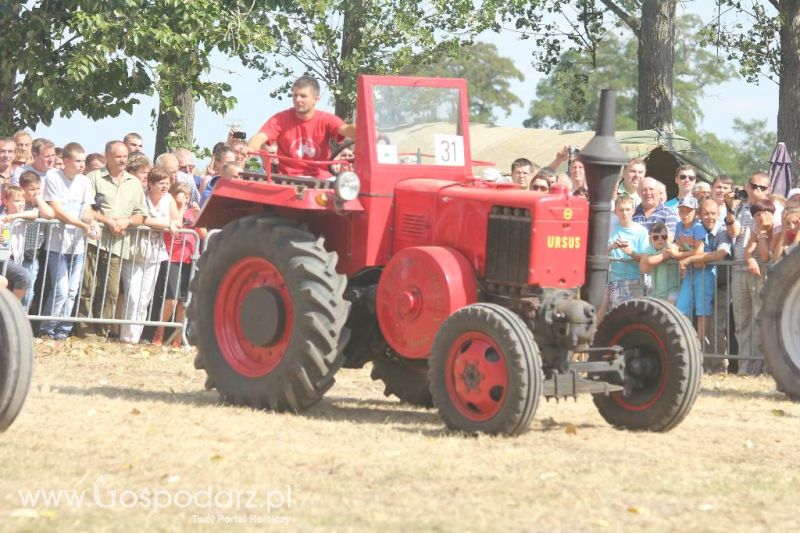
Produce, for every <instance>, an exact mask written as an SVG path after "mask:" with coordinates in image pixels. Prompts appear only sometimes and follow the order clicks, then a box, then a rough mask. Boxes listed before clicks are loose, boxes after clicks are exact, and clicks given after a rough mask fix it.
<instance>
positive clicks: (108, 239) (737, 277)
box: [0, 219, 766, 361]
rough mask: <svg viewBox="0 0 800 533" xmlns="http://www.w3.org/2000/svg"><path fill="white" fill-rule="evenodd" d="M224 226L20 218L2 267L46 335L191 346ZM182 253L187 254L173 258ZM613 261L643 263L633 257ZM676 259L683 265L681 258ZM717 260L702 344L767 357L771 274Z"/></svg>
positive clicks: (715, 352)
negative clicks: (197, 307) (98, 224)
mask: <svg viewBox="0 0 800 533" xmlns="http://www.w3.org/2000/svg"><path fill="white" fill-rule="evenodd" d="M219 232H220V230H211V231H209V232H208V234H207V235H206V238H205V239H202V240H201V239H200V235H199V234H198V233H197V232H196V231H195V230H191V229H181V230H179V231H178V232H177V234H176V236H175V238H169V236H167V241H168V242H169V243H170V245H169V247H168V246H167V245H166V244H165V234H164V232H163V231H160V230H153V229H151V228H149V227H146V226H139V227H137V228H133V229H129V230H127V231H126V232H125V237H121V236H113V235H111V233H110V232H109V231H103V232H102V236H101V238H100V240H99V243H98V242H97V241H90V240H89V239H87V238H86V237H87V236H86V235H85V234H84V232H83V230H80V229H78V228H75V227H72V226H68V225H64V224H62V223H61V222H58V221H55V220H45V219H37V220H34V221H26V220H15V221H14V222H13V223H12V224H11V226H10V228H8V231H7V232H6V231H5V230H4V237H6V238H5V241H6V242H5V243H4V244H3V245H0V262H2V269H1V271H2V273H3V274H4V275H5V274H7V270H8V268H9V265H11V264H12V262H11V261H12V260H11V259H10V258H9V255H14V254H13V252H14V251H16V255H15V257H14V259H13V261H14V262H15V264H16V265H17V266H15V267H12V268H15V269H17V270H19V267H20V266H21V267H22V268H23V269H24V270H25V271H27V272H28V273H29V274H30V276H31V278H32V279H31V280H30V286H29V288H28V290H27V291H26V294H25V297H24V298H23V305H24V306H25V307H26V309H27V310H28V316H29V318H30V319H31V320H33V321H36V322H39V323H40V330H41V331H42V332H43V333H45V334H49V335H51V336H54V337H56V338H58V337H59V336H60V337H65V336H66V335H67V334H69V333H70V329H71V325H72V324H75V325H76V328H75V329H76V333H77V334H79V335H81V334H86V333H87V332H88V333H91V327H90V326H92V325H96V329H95V331H94V333H96V334H99V335H108V326H109V325H115V326H119V328H120V333H119V335H120V338H121V340H125V341H128V342H138V340H139V338H140V336H141V334H142V328H143V327H146V326H150V327H155V328H174V329H175V332H176V333H175V334H173V337H176V336H177V335H178V334H180V340H181V342H182V343H183V344H188V343H187V340H186V329H187V327H188V323H187V320H186V316H185V313H182V312H181V311H182V310H184V309H185V308H186V307H188V304H189V299H190V298H191V293H188V290H187V289H188V283H189V282H190V280H191V278H192V277H193V276H194V273H195V268H196V263H197V259H198V258H199V256H200V252H201V245H200V243H202V252H205V251H206V250H207V248H208V243H209V241H210V240H211V239H212V238H214V236H215V235H216V234H217V233H219ZM6 233H8V234H9V235H8V236H7V235H6ZM181 236H183V237H181ZM8 237H10V239H9V238H8ZM26 240H27V245H26V244H25V241H26ZM67 240H68V241H69V242H68V243H66V244H65V242H66V241H67ZM9 241H10V242H9ZM81 243H83V244H84V246H83V247H82V246H81ZM56 248H57V250H55V251H50V250H54V249H56ZM20 257H22V260H20ZM176 257H177V258H180V259H181V260H180V261H173V260H172V259H174V258H176ZM612 261H615V262H623V263H635V262H633V261H631V260H628V259H624V260H620V259H613V258H612ZM671 263H672V265H673V266H674V268H678V267H677V264H676V263H675V262H674V261H673V262H671ZM665 264H666V265H669V263H665ZM709 265H710V266H713V267H715V269H716V272H717V275H716V279H715V281H714V287H713V290H712V291H708V292H712V293H713V297H712V307H711V310H712V313H711V317H712V318H711V319H710V320H706V324H705V332H704V336H703V337H704V339H705V342H703V343H702V347H703V351H704V356H705V358H706V359H710V360H714V359H716V360H721V359H728V360H731V361H759V360H763V357H762V355H761V354H760V353H759V350H758V347H757V343H756V342H754V339H755V337H756V335H755V330H754V327H753V324H752V323H753V322H754V321H755V317H756V316H757V315H758V306H759V302H758V292H759V289H760V285H761V283H763V280H758V279H756V278H755V277H754V276H753V275H752V274H750V273H749V272H748V271H747V269H746V267H745V266H744V263H743V262H742V261H718V262H714V263H710V264H709ZM637 268H638V264H637ZM764 270H765V271H766V269H764ZM646 278H647V276H646V275H645V276H643V279H642V285H643V287H644V291H645V294H648V293H649V292H651V291H652V289H651V283H648V282H647V279H646ZM707 280H708V278H707V277H705V276H701V282H700V285H699V287H698V289H697V292H698V293H700V294H706V290H707V287H705V286H704V284H705V283H706V282H707ZM120 289H121V290H120ZM734 292H737V297H736V298H733V293H734ZM742 295H744V296H745V298H744V299H745V300H746V301H749V302H750V308H749V313H748V312H747V311H748V309H747V308H742V307H741V306H740V307H739V312H740V314H743V315H746V314H749V319H750V324H740V332H739V333H740V335H739V337H740V338H744V340H745V341H746V345H747V346H746V348H745V350H741V349H740V348H739V347H738V345H737V342H736V341H737V339H736V335H734V331H735V328H734V324H735V322H734V319H735V318H736V317H735V316H734V314H733V306H732V301H733V300H734V299H737V300H739V299H741V298H740V297H741V296H742ZM748 296H749V298H748ZM181 303H182V305H180V304H181ZM673 303H674V302H673ZM66 324H70V326H69V327H68V326H66ZM748 328H749V329H748ZM168 340H169V339H168ZM747 341H750V342H747ZM742 352H744V353H742Z"/></svg>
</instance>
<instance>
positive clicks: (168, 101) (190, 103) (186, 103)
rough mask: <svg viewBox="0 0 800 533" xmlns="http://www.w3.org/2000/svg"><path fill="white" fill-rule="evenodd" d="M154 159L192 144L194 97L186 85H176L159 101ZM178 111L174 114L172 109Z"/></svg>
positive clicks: (189, 146)
mask: <svg viewBox="0 0 800 533" xmlns="http://www.w3.org/2000/svg"><path fill="white" fill-rule="evenodd" d="M159 100H160V101H159V111H158V125H157V126H156V149H155V155H154V157H158V156H159V155H161V154H163V153H165V152H168V151H170V150H171V149H173V150H174V149H175V148H179V147H181V146H182V147H185V148H189V149H191V148H192V145H193V144H194V97H193V96H192V90H191V88H190V87H189V86H188V85H185V84H183V83H176V84H175V85H174V86H173V90H172V91H171V94H170V95H168V96H167V97H166V98H165V97H164V96H163V95H162V97H161V98H160V99H159ZM173 107H177V108H178V109H179V110H180V111H179V112H177V113H176V112H175V111H174V110H173V109H172V108H173Z"/></svg>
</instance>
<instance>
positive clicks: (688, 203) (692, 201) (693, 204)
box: [678, 195, 697, 209]
mask: <svg viewBox="0 0 800 533" xmlns="http://www.w3.org/2000/svg"><path fill="white" fill-rule="evenodd" d="M678 207H688V208H689V209H697V199H696V198H695V197H694V196H692V195H688V196H684V197H683V198H681V201H680V202H678Z"/></svg>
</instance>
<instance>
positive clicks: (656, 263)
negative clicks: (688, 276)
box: [639, 222, 681, 305]
mask: <svg viewBox="0 0 800 533" xmlns="http://www.w3.org/2000/svg"><path fill="white" fill-rule="evenodd" d="M649 234H650V246H648V247H647V249H646V250H645V251H644V253H642V258H641V260H640V261H639V269H640V270H641V271H642V273H643V274H648V273H649V274H650V275H651V278H652V280H653V285H652V290H651V292H650V293H649V296H652V297H654V298H659V299H661V300H666V301H668V302H669V303H671V304H673V305H674V304H675V302H676V301H677V298H678V287H679V286H680V281H681V278H680V275H679V273H678V265H677V264H676V263H675V262H674V261H670V259H671V257H672V256H671V255H670V254H669V241H670V239H671V238H672V236H671V235H670V233H669V230H668V229H667V226H666V225H665V224H664V223H663V222H654V223H653V224H652V225H651V226H650V231H649Z"/></svg>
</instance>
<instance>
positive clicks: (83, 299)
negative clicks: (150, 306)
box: [76, 141, 147, 337]
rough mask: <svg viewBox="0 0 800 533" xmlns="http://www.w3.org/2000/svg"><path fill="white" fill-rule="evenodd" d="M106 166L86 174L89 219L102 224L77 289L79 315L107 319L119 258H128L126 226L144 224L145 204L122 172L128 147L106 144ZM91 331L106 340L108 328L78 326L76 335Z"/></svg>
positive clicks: (134, 181) (116, 291) (115, 291)
mask: <svg viewBox="0 0 800 533" xmlns="http://www.w3.org/2000/svg"><path fill="white" fill-rule="evenodd" d="M105 158H106V166H105V167H104V168H102V169H100V170H97V171H95V172H92V173H90V174H89V175H88V178H89V181H90V182H91V184H92V192H93V194H94V196H95V204H94V207H95V208H96V209H95V211H94V213H93V214H92V216H93V217H94V218H95V219H96V220H97V221H98V222H100V223H102V224H103V225H104V228H103V231H102V234H101V236H100V239H99V240H98V241H94V242H91V243H89V245H88V246H87V250H86V262H85V263H86V264H85V267H84V274H83V285H82V286H81V295H80V304H79V313H80V316H85V317H90V318H91V317H97V318H101V317H102V318H105V319H110V318H113V317H114V312H115V309H116V304H117V297H118V296H119V278H120V268H121V261H122V259H123V258H124V259H128V257H129V255H130V235H129V233H128V232H127V230H128V228H129V227H136V226H138V225H139V224H141V223H142V222H144V217H145V214H146V213H147V205H146V203H145V199H144V191H143V190H142V185H141V183H139V180H138V179H136V178H135V177H133V176H131V175H130V174H128V173H127V172H126V171H125V165H126V163H127V162H128V148H127V147H126V146H125V145H124V144H123V143H122V142H121V141H110V142H109V143H107V144H106V153H105ZM92 332H95V333H97V334H98V335H100V336H102V337H107V336H108V332H109V327H108V325H99V324H98V325H97V326H96V327H95V326H94V325H90V324H87V323H82V324H79V325H78V327H76V333H77V334H78V336H86V335H88V334H91V333H92Z"/></svg>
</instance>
